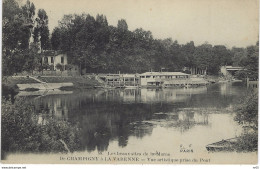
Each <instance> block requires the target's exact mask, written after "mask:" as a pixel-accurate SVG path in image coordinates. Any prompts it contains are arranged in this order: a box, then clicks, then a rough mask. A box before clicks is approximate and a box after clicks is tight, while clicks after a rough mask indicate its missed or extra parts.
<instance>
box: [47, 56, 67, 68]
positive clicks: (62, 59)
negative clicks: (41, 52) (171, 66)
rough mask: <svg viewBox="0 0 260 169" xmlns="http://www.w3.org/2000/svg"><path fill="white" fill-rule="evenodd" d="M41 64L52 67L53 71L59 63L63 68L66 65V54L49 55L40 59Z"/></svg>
mask: <svg viewBox="0 0 260 169" xmlns="http://www.w3.org/2000/svg"><path fill="white" fill-rule="evenodd" d="M42 63H47V64H48V65H52V66H53V68H54V70H56V69H57V68H56V65H57V64H58V63H59V64H61V65H63V66H64V68H65V65H67V64H68V60H67V54H57V55H55V54H50V55H46V56H43V57H42Z"/></svg>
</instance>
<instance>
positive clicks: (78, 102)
mask: <svg viewBox="0 0 260 169" xmlns="http://www.w3.org/2000/svg"><path fill="white" fill-rule="evenodd" d="M245 93H246V87H245V86H243V85H242V83H220V84H213V85H209V86H204V87H198V88H185V89H183V88H182V89H113V90H105V89H99V90H97V89H95V90H94V89H93V90H86V91H73V92H67V93H66V92H65V93H63V94H62V92H60V93H59V92H57V93H56V94H55V95H52V94H50V95H48V94H46V93H45V96H36V97H28V100H29V101H30V102H32V103H33V104H34V105H35V108H36V109H37V112H38V117H39V118H38V122H39V123H40V124H42V125H44V124H45V123H46V120H48V119H49V118H55V119H59V120H65V121H68V122H70V123H72V124H76V123H77V124H79V126H81V128H82V130H81V131H80V138H79V140H80V142H81V144H80V146H81V147H80V150H79V151H77V152H74V153H73V154H74V155H77V156H86V155H93V154H103V155H108V154H109V153H110V154H111V153H112V154H113V153H115V154H116V153H119V154H120V153H129V152H131V153H139V152H140V153H148V154H149V155H155V156H156V153H165V154H164V155H165V156H167V157H176V158H177V157H178V158H181V157H185V158H186V157H187V158H188V157H190V159H192V158H194V157H199V156H200V157H201V158H205V159H207V158H209V159H210V158H211V163H218V162H225V161H227V159H226V157H230V156H229V155H227V154H224V153H209V152H207V150H206V148H205V147H206V145H208V144H211V143H214V142H217V141H220V140H222V139H229V138H234V137H236V136H239V135H240V134H241V133H242V131H243V130H242V127H241V126H239V125H238V123H237V122H236V121H234V115H235V113H234V110H233V109H234V106H235V105H236V104H237V102H238V101H239V99H241V97H243V95H244V94H245ZM27 94H28V93H27ZM24 95H26V94H24ZM153 153H154V154H153ZM221 154H222V155H221ZM242 154H243V155H244V162H245V163H247V162H248V160H246V159H247V158H252V157H254V158H255V154H254V153H253V154H252V153H242ZM16 156H19V158H22V159H24V155H19V154H16V155H14V158H18V157H16ZM33 157H35V158H36V157H37V156H33ZM33 157H32V158H33ZM214 157H217V158H214ZM240 157H241V154H239V153H236V154H235V155H234V154H233V158H232V159H229V161H228V163H229V162H230V163H237V161H235V160H236V159H237V160H238V159H240V161H239V162H241V163H243V160H242V161H241V158H240ZM198 160H199V159H198ZM249 161H250V160H249ZM70 162H71V161H70ZM144 162H147V163H150V162H149V161H147V160H146V161H144ZM186 162H187V161H186ZM191 163H192V162H191Z"/></svg>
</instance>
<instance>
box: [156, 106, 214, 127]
mask: <svg viewBox="0 0 260 169" xmlns="http://www.w3.org/2000/svg"><path fill="white" fill-rule="evenodd" d="M200 111H202V110H200ZM155 115H156V116H162V115H164V116H166V117H165V118H164V119H165V120H164V123H161V125H162V126H165V127H173V128H177V129H179V130H180V131H181V132H185V131H188V130H190V129H191V128H193V127H194V126H196V125H208V124H209V123H208V114H207V113H205V112H202V113H198V112H196V113H195V112H194V111H191V110H186V111H176V112H171V113H167V114H155ZM156 116H155V117H156Z"/></svg>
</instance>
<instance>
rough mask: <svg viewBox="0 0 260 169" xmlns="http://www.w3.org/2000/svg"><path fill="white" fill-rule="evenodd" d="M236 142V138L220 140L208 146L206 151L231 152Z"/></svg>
mask: <svg viewBox="0 0 260 169" xmlns="http://www.w3.org/2000/svg"><path fill="white" fill-rule="evenodd" d="M237 141H238V137H235V138H231V139H226V140H224V139H223V140H221V141H218V142H215V143H212V144H208V145H207V146H206V149H207V150H208V151H233V150H235V144H236V143H237Z"/></svg>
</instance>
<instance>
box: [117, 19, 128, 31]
mask: <svg viewBox="0 0 260 169" xmlns="http://www.w3.org/2000/svg"><path fill="white" fill-rule="evenodd" d="M117 28H118V29H119V30H122V31H127V30H128V25H127V23H126V20H124V19H120V20H119V21H118V22H117Z"/></svg>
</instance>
